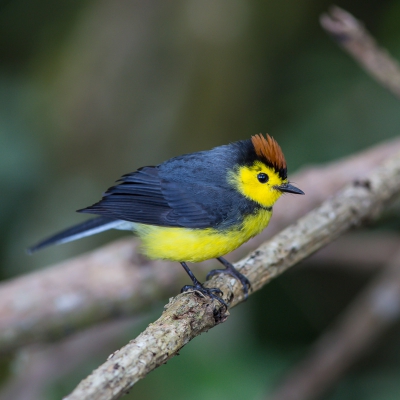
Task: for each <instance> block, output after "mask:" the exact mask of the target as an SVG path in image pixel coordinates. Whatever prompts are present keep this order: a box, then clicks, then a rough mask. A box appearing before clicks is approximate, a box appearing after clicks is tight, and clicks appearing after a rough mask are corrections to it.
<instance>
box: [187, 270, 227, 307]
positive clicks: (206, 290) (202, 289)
mask: <svg viewBox="0 0 400 400" xmlns="http://www.w3.org/2000/svg"><path fill="white" fill-rule="evenodd" d="M181 265H182V267H183V268H184V269H185V271H186V272H187V274H188V275H189V277H190V279H191V280H192V282H193V285H185V286H184V287H183V288H182V289H181V293H182V292H186V291H188V290H194V291H197V292H200V293H202V294H203V295H204V296H208V297H211V298H212V299H215V300H218V301H219V302H220V303H221V304H222V305H223V306H224V307H225V308H226V309H228V305H227V304H226V303H225V301H224V300H222V298H221V297H219V296H222V295H223V293H222V291H221V290H219V289H217V288H206V287H204V286H203V285H202V284H201V283H200V282H199V281H198V280H197V278H196V277H195V276H194V274H193V272H192V271H191V270H190V269H189V267H188V266H187V264H186V263H185V262H181ZM214 293H217V294H218V296H217V295H215V294H214Z"/></svg>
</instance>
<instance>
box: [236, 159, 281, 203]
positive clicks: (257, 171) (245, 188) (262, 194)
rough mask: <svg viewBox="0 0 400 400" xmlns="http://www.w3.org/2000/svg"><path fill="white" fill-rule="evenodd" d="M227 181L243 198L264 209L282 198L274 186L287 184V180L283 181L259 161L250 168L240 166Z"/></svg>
mask: <svg viewBox="0 0 400 400" xmlns="http://www.w3.org/2000/svg"><path fill="white" fill-rule="evenodd" d="M263 174H264V175H263ZM228 181H229V182H230V183H231V184H232V185H234V186H235V187H236V189H237V190H238V191H239V192H240V193H241V194H243V195H244V196H245V197H247V198H248V199H251V200H253V201H255V202H257V203H259V204H261V205H262V206H264V207H272V206H273V205H274V203H275V202H276V201H277V200H278V199H279V197H281V196H282V192H281V191H280V190H278V189H275V188H274V186H279V185H282V184H284V183H287V179H285V180H283V179H282V178H281V177H280V176H279V175H278V174H277V173H276V172H275V170H274V169H272V168H270V167H268V166H266V165H265V164H263V163H262V162H261V161H256V162H255V163H254V164H253V165H252V166H250V167H249V166H242V167H239V168H238V169H236V170H235V171H232V172H231V173H230V175H229V177H228Z"/></svg>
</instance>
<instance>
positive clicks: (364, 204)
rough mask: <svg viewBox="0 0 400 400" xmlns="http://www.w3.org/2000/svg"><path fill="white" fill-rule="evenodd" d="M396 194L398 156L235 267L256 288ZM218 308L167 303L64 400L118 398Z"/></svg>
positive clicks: (221, 282)
mask: <svg viewBox="0 0 400 400" xmlns="http://www.w3.org/2000/svg"><path fill="white" fill-rule="evenodd" d="M399 192H400V154H397V155H396V156H394V157H392V158H390V159H389V160H388V161H387V162H385V163H384V165H382V166H381V167H379V168H377V169H376V170H375V171H374V172H373V173H371V175H370V177H369V179H368V180H364V181H357V182H355V183H353V184H351V185H348V186H347V187H346V188H345V189H344V190H342V191H341V192H339V193H338V194H337V195H335V196H333V197H332V198H331V199H328V200H327V201H325V202H324V203H323V204H322V205H321V206H320V207H318V208H317V209H315V210H314V211H312V212H310V213H309V214H308V215H307V216H305V217H303V218H301V219H300V220H299V221H298V222H297V223H295V224H294V225H292V226H290V227H288V228H287V229H285V230H283V231H282V232H281V233H279V234H278V235H276V236H275V237H274V238H272V239H271V240H270V241H269V242H267V243H265V244H264V245H262V246H261V247H259V248H258V249H257V250H256V251H255V252H253V253H252V254H251V255H250V256H248V257H246V258H245V259H243V260H241V261H240V262H239V263H237V264H236V267H237V268H238V269H239V270H240V271H241V273H243V274H245V275H246V276H247V278H249V279H250V281H251V282H252V288H253V290H254V291H255V290H259V289H260V288H261V287H263V286H264V285H265V284H266V283H268V282H269V281H270V280H271V279H272V278H274V277H276V276H278V275H279V274H281V273H282V272H284V271H285V270H286V269H288V268H290V267H291V266H293V265H295V264H296V263H297V262H299V261H300V260H302V259H304V258H305V257H307V256H308V255H310V254H311V253H313V252H314V251H316V250H317V249H319V248H320V247H322V246H324V245H325V244H327V243H329V242H331V241H332V240H334V239H335V238H337V237H338V236H339V235H340V234H342V233H343V232H345V231H347V230H348V229H350V228H352V227H355V226H359V225H360V224H362V223H364V222H366V221H370V220H371V219H372V218H376V217H377V216H379V214H380V212H381V210H382V209H383V207H384V206H385V205H386V204H387V203H388V202H389V201H390V200H392V199H393V198H394V197H395V195H398V194H399ZM205 285H206V286H208V287H218V288H220V289H221V290H222V291H223V293H224V299H225V300H226V301H229V302H230V306H231V307H233V306H235V305H237V304H238V303H240V302H241V301H243V293H242V288H241V285H240V284H239V283H238V282H237V281H236V280H235V279H232V278H231V277H228V276H226V275H219V276H216V277H213V278H212V279H211V280H209V281H207V282H206V284H205ZM219 307H220V304H219V303H218V302H216V301H214V302H212V301H211V300H210V299H208V298H202V297H199V296H197V295H196V294H194V293H184V294H180V295H178V296H176V297H175V298H173V299H171V300H170V302H169V303H168V305H167V306H166V307H165V311H164V313H163V314H162V315H161V317H160V318H159V319H158V320H157V321H155V322H154V323H152V324H150V325H149V326H148V328H147V329H146V330H145V331H144V332H142V333H141V334H140V335H139V336H138V337H137V338H136V339H134V340H132V341H131V342H130V343H129V344H127V345H126V346H124V347H123V348H121V349H120V350H119V351H117V352H115V353H114V354H112V355H111V356H110V357H109V359H108V360H107V361H106V362H105V363H104V364H103V365H101V366H100V367H99V368H98V369H96V370H95V371H94V372H93V373H92V374H91V375H89V376H88V377H87V378H86V379H84V380H83V381H82V382H81V383H80V384H79V385H78V386H77V388H76V389H75V390H74V391H73V392H72V393H71V394H70V395H69V396H67V397H66V398H65V400H78V399H79V400H86V399H99V400H102V399H103V400H106V399H107V400H108V399H118V398H120V397H121V396H122V395H123V394H124V393H125V392H126V391H128V390H129V389H130V388H131V387H132V386H133V385H134V384H135V383H136V382H137V381H138V380H139V379H142V378H144V377H145V376H146V375H147V374H148V373H149V372H150V371H152V370H154V369H155V368H157V367H158V366H159V365H161V364H163V363H165V362H166V361H167V360H169V359H170V358H172V357H173V356H175V355H176V354H177V353H178V352H179V350H180V349H181V348H182V347H183V346H184V345H185V344H187V343H188V342H189V341H190V340H192V339H193V338H194V337H196V336H198V335H199V334H201V333H202V332H205V331H207V330H209V329H211V328H213V327H214V326H216V325H217V324H218V323H220V322H223V321H224V320H225V319H226V318H227V316H228V315H227V314H221V309H220V308H219ZM216 310H217V312H216ZM218 311H219V312H218Z"/></svg>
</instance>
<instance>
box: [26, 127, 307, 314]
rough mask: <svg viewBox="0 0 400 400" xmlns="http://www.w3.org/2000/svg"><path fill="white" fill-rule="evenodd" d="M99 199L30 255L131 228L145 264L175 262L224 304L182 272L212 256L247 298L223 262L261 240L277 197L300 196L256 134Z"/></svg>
mask: <svg viewBox="0 0 400 400" xmlns="http://www.w3.org/2000/svg"><path fill="white" fill-rule="evenodd" d="M117 183H118V184H117V185H115V186H112V187H111V188H109V189H108V190H107V191H106V192H105V193H104V195H103V198H102V199H101V200H100V201H99V202H97V203H95V204H93V205H92V206H90V207H87V208H83V209H81V210H78V212H82V213H89V214H96V215H97V216H98V217H97V218H94V219H91V220H89V221H86V222H83V223H81V224H79V225H76V226H73V227H72V228H69V229H66V230H64V231H62V232H60V233H58V234H56V235H54V236H51V237H49V238H48V239H45V240H43V241H42V242H40V243H38V244H37V245H35V246H33V247H31V248H30V249H28V252H29V253H33V252H35V251H37V250H39V249H42V248H44V247H46V246H49V245H52V244H60V243H66V242H70V241H72V240H76V239H80V238H82V237H85V236H90V235H93V234H95V233H99V232H103V231H106V230H108V229H122V230H131V231H133V232H134V233H135V234H137V235H138V236H139V237H140V239H141V240H142V247H141V248H142V251H143V252H144V254H146V255H147V256H148V257H149V258H152V259H162V260H172V261H177V262H180V263H181V265H182V266H183V268H184V269H185V271H186V272H187V274H188V275H189V277H190V278H191V280H192V282H193V284H192V285H186V286H184V287H183V288H182V290H181V291H182V292H183V291H187V290H195V291H197V292H200V293H202V294H203V295H206V296H209V297H211V298H213V299H217V300H218V301H220V302H221V303H222V304H223V305H224V306H225V307H227V305H226V303H225V302H224V300H222V298H221V297H220V296H221V295H222V292H221V291H220V290H219V289H216V288H205V287H204V286H203V285H202V284H201V283H200V282H199V281H198V280H197V279H196V277H195V276H194V274H193V273H192V271H191V270H190V269H189V267H188V266H187V262H193V263H195V262H200V261H204V260H209V259H212V258H216V259H217V260H218V261H219V262H220V263H222V264H223V265H224V267H225V269H222V270H219V269H218V270H213V271H211V272H210V273H209V274H208V275H207V278H208V277H210V276H212V275H215V274H217V273H227V274H230V275H232V276H234V277H235V278H237V279H238V280H239V281H240V282H241V284H242V286H243V291H244V295H245V297H246V298H247V295H248V291H249V289H250V287H251V284H250V282H249V280H248V279H247V278H246V277H245V276H244V275H242V274H241V273H239V272H238V271H237V270H236V269H235V268H234V267H233V265H232V264H231V263H229V262H228V261H227V260H226V259H225V258H223V257H222V256H224V255H225V254H227V253H230V252H231V251H233V250H235V249H236V248H238V247H239V246H240V245H242V244H243V243H244V242H247V241H248V240H249V239H250V238H252V237H253V236H256V235H257V234H259V233H260V232H261V231H262V230H263V229H264V228H265V227H266V226H267V225H268V223H269V220H270V218H271V215H272V206H273V205H274V204H275V202H276V201H277V200H278V199H279V197H280V196H281V195H282V194H283V193H294V194H304V192H303V191H301V190H300V189H298V188H297V187H295V186H293V185H291V184H290V183H289V182H288V179H287V168H286V161H285V157H284V155H283V152H282V150H281V148H280V146H279V145H278V143H277V142H276V140H275V139H273V138H272V137H271V136H269V135H267V136H266V137H264V136H263V135H261V134H259V135H255V136H252V137H251V139H247V140H241V141H238V142H234V143H231V144H228V145H224V146H219V147H215V148H214V149H212V150H209V151H200V152H196V153H191V154H184V155H181V156H178V157H174V158H171V159H169V160H167V161H165V162H163V163H162V164H159V165H157V166H148V167H142V168H139V169H138V170H137V171H135V172H131V173H129V174H126V175H123V176H122V177H121V178H120V179H119V180H118V181H117Z"/></svg>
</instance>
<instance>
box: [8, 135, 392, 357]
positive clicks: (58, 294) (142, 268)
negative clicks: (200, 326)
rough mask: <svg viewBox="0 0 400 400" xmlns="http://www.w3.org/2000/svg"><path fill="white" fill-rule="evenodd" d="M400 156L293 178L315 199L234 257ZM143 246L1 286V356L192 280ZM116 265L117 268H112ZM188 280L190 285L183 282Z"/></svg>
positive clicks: (286, 209)
mask: <svg viewBox="0 0 400 400" xmlns="http://www.w3.org/2000/svg"><path fill="white" fill-rule="evenodd" d="M398 151H400V140H399V139H398V138H397V139H394V140H391V141H388V142H385V143H381V144H379V145H377V146H375V147H373V148H371V149H367V150H364V151H363V152H360V153H359V154H355V155H351V156H350V157H347V158H345V159H341V160H337V161H335V162H333V163H329V164H326V165H318V166H315V167H313V168H311V167H309V168H308V169H306V170H304V171H303V172H300V173H297V174H296V175H295V176H292V178H293V180H294V181H295V182H296V184H298V185H299V187H301V188H302V189H303V190H304V191H305V192H306V193H307V196H305V197H303V198H302V199H301V201H297V202H293V201H291V200H293V197H292V198H291V197H290V196H288V197H286V198H283V199H281V200H280V203H279V204H277V205H276V207H275V208H274V216H273V218H272V220H271V222H270V224H269V226H268V229H266V231H265V232H263V233H262V234H261V235H259V236H257V237H255V238H254V239H252V240H251V241H250V242H248V243H246V244H245V245H243V246H242V247H241V248H240V249H238V250H236V251H235V252H234V253H233V254H232V259H238V258H239V257H240V256H243V254H244V252H246V251H247V252H249V251H251V250H252V249H254V248H256V247H257V246H258V245H260V244H261V243H262V242H263V241H265V240H266V238H267V237H270V236H271V234H274V233H276V232H278V231H279V230H281V229H283V228H284V227H286V226H288V225H289V224H290V223H293V221H295V220H296V219H298V218H299V217H300V216H301V215H304V214H305V213H307V212H309V211H310V210H312V209H313V208H315V207H316V206H317V205H318V204H320V203H321V202H322V201H324V200H325V199H326V198H327V196H329V195H331V194H333V193H335V192H336V191H337V190H339V189H340V188H341V187H343V186H344V185H345V184H346V183H348V182H350V181H351V180H354V179H360V178H362V177H364V176H367V175H368V174H369V173H370V171H371V170H372V169H373V168H374V167H375V166H376V165H378V164H379V163H381V162H382V161H383V160H385V159H387V158H388V157H390V156H392V155H393V154H395V153H396V152H398ZM136 246H137V242H136V241H135V240H132V239H130V238H128V239H123V240H118V241H116V242H114V243H111V244H109V245H107V246H104V247H102V248H100V249H96V250H95V251H93V252H90V253H88V254H85V255H82V256H79V257H76V258H74V259H71V260H67V261H65V262H62V263H60V264H58V265H54V266H52V267H50V268H47V269H43V270H41V271H37V272H34V273H31V274H27V275H24V276H21V277H17V278H14V279H11V280H8V281H4V282H2V283H1V284H0V352H1V353H4V352H10V351H13V350H15V349H16V348H18V347H19V346H22V345H24V344H28V343H32V342H36V341H43V340H48V339H55V338H59V337H62V336H65V335H67V334H68V333H71V332H74V331H76V330H77V329H82V328H84V327H87V326H90V325H93V324H94V323H98V322H100V321H102V320H106V319H111V318H115V317H117V316H121V315H132V314H134V313H135V312H138V311H140V310H142V309H143V308H144V307H146V306H148V305H149V304H151V303H154V302H156V301H159V300H161V299H165V298H168V296H171V295H173V294H174V293H177V291H178V290H179V288H180V287H182V286H183V284H184V282H185V279H186V277H185V276H184V275H183V274H182V273H181V272H182V271H181V268H179V266H177V265H175V263H173V265H171V263H166V262H153V261H148V260H145V259H144V258H143V257H140V256H139V255H138V254H137V252H136ZM110 264H112V268H110ZM181 279H182V280H181Z"/></svg>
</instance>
